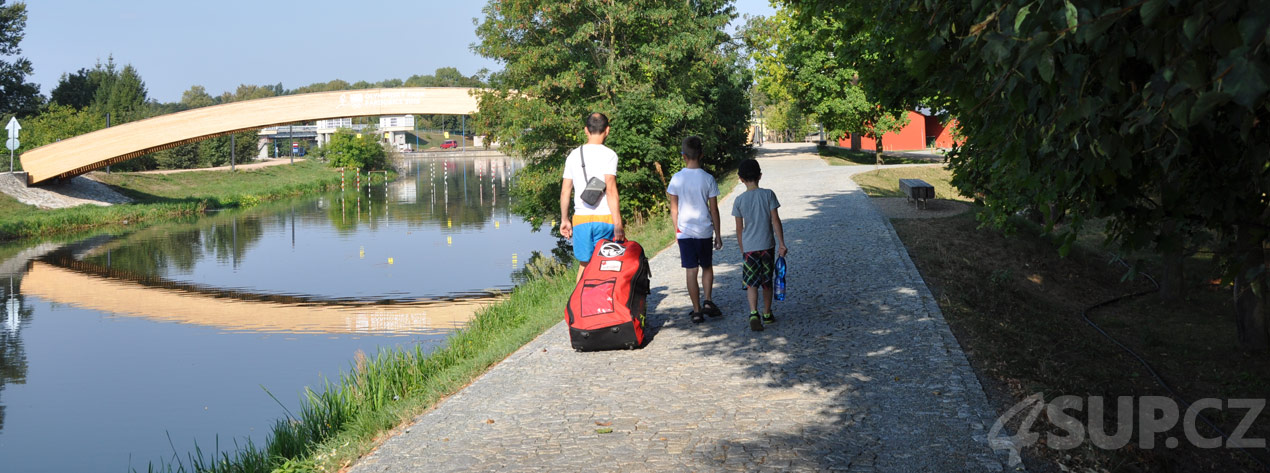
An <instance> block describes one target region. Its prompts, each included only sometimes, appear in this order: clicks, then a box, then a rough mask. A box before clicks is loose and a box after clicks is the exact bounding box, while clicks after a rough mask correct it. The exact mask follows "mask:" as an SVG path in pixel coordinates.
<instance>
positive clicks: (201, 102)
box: [181, 85, 216, 109]
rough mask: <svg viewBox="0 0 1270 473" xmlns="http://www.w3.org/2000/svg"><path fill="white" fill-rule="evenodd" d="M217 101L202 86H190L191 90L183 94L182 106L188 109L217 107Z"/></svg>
mask: <svg viewBox="0 0 1270 473" xmlns="http://www.w3.org/2000/svg"><path fill="white" fill-rule="evenodd" d="M215 104H216V100H215V99H213V98H212V96H211V95H210V94H208V93H207V89H205V88H203V86H201V85H194V86H190V90H187V91H185V92H183V93H181V105H184V106H185V107H186V108H187V109H188V108H199V107H207V106H210V105H215Z"/></svg>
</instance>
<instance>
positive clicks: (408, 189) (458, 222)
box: [326, 158, 522, 231]
mask: <svg viewBox="0 0 1270 473" xmlns="http://www.w3.org/2000/svg"><path fill="white" fill-rule="evenodd" d="M520 167H522V164H521V162H520V161H518V160H513V159H510V158H489V159H481V158H465V159H425V160H418V161H409V162H406V163H404V164H403V165H402V167H401V169H399V170H398V173H399V177H398V178H397V180H396V181H393V182H392V183H389V185H387V186H382V185H376V186H372V187H369V188H363V189H362V190H361V192H360V193H358V192H357V191H356V190H354V189H353V188H352V187H354V186H350V187H349V188H348V190H347V191H346V192H344V193H342V194H336V195H335V196H334V197H333V199H332V201H331V202H330V204H329V205H327V207H326V211H327V215H328V217H329V218H330V221H331V222H332V224H333V225H335V227H336V228H338V229H340V230H349V231H351V230H352V229H355V228H357V227H358V226H359V225H366V226H369V227H371V228H374V227H375V226H377V225H378V224H379V223H380V222H382V221H384V220H393V221H402V222H407V223H408V224H410V225H412V226H421V225H430V224H435V225H438V226H440V227H441V228H451V229H455V230H461V229H476V230H480V229H483V228H485V226H486V225H491V224H493V222H494V221H495V220H507V219H508V218H509V217H510V215H511V214H510V212H509V211H508V205H507V204H508V188H509V187H510V186H511V184H512V181H513V175H514V174H515V172H516V171H517V170H519V169H520ZM350 184H351V183H350Z"/></svg>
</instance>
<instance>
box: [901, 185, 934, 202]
mask: <svg viewBox="0 0 1270 473" xmlns="http://www.w3.org/2000/svg"><path fill="white" fill-rule="evenodd" d="M900 192H901V193H903V194H904V197H906V198H907V199H908V201H909V202H912V203H913V205H918V204H921V207H922V208H926V200H927V199H934V198H935V186H932V185H930V184H927V183H926V181H923V180H921V179H900Z"/></svg>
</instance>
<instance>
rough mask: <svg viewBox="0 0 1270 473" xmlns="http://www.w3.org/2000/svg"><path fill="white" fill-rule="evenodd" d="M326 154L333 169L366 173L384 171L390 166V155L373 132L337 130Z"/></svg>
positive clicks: (327, 146) (328, 144) (327, 147)
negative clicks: (346, 169) (350, 169)
mask: <svg viewBox="0 0 1270 473" xmlns="http://www.w3.org/2000/svg"><path fill="white" fill-rule="evenodd" d="M325 153H326V157H327V158H328V159H330V162H331V166H332V167H342V168H358V169H361V170H363V171H365V170H374V169H383V168H384V167H385V166H387V164H388V153H387V151H384V146H383V145H381V144H380V143H379V140H378V138H377V133H373V132H366V133H361V134H358V133H355V132H353V130H349V129H339V130H336V131H335V134H333V135H331V142H330V143H327V145H326V149H325Z"/></svg>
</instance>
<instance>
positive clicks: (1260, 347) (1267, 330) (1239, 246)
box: [1234, 225, 1270, 351]
mask: <svg viewBox="0 0 1270 473" xmlns="http://www.w3.org/2000/svg"><path fill="white" fill-rule="evenodd" d="M1249 227H1250V226H1248V225H1241V226H1240V228H1239V230H1238V232H1239V233H1238V235H1236V237H1235V255H1234V256H1235V257H1234V260H1235V261H1234V263H1235V264H1238V265H1240V266H1241V267H1242V268H1244V269H1243V270H1241V271H1239V273H1238V275H1236V276H1235V287H1234V291H1235V328H1236V330H1237V332H1238V335H1239V344H1240V346H1242V347H1243V348H1244V349H1246V350H1251V351H1265V350H1266V349H1267V348H1270V324H1267V323H1266V322H1267V321H1266V311H1267V310H1270V279H1268V278H1267V272H1270V271H1268V269H1270V268H1267V267H1266V250H1265V241H1264V237H1261V236H1260V235H1257V234H1255V233H1254V231H1253V229H1252V228H1249Z"/></svg>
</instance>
